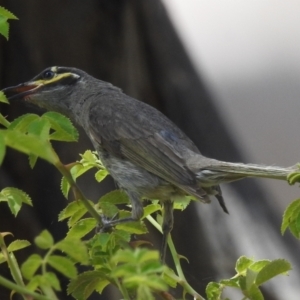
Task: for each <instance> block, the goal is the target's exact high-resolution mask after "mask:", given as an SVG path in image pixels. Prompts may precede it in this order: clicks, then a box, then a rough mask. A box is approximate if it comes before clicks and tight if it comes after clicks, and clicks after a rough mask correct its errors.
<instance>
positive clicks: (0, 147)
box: [0, 134, 6, 165]
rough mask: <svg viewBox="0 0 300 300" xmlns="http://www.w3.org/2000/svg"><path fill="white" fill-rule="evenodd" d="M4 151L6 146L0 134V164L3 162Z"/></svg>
mask: <svg viewBox="0 0 300 300" xmlns="http://www.w3.org/2000/svg"><path fill="white" fill-rule="evenodd" d="M5 152H6V146H5V142H4V138H3V136H2V135H1V134H0V165H1V164H2V162H3V159H4V156H5Z"/></svg>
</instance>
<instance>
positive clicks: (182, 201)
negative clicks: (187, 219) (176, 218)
mask: <svg viewBox="0 0 300 300" xmlns="http://www.w3.org/2000/svg"><path fill="white" fill-rule="evenodd" d="M192 199H193V197H192V196H179V197H178V196H175V197H172V201H174V209H180V210H185V209H186V208H187V206H188V205H189V204H190V202H191V200H192Z"/></svg>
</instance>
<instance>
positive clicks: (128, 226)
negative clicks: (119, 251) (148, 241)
mask: <svg viewBox="0 0 300 300" xmlns="http://www.w3.org/2000/svg"><path fill="white" fill-rule="evenodd" d="M116 228H117V229H119V230H124V231H127V232H129V233H131V234H145V233H147V232H148V230H147V227H146V226H145V224H144V223H142V222H140V221H136V222H126V223H121V224H118V225H117V226H116Z"/></svg>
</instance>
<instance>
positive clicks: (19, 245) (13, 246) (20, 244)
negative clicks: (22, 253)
mask: <svg viewBox="0 0 300 300" xmlns="http://www.w3.org/2000/svg"><path fill="white" fill-rule="evenodd" d="M30 245H31V244H30V243H29V242H28V241H26V240H15V241H13V242H11V243H10V244H9V246H8V247H7V251H9V252H12V251H17V250H21V249H23V248H26V247H28V246H30Z"/></svg>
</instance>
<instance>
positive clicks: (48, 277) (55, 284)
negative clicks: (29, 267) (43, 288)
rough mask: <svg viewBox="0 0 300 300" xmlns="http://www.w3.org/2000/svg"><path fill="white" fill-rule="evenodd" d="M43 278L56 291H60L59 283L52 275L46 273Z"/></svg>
mask: <svg viewBox="0 0 300 300" xmlns="http://www.w3.org/2000/svg"><path fill="white" fill-rule="evenodd" d="M43 277H44V278H45V280H46V281H47V282H48V283H50V285H51V286H52V287H53V288H54V289H55V290H56V291H61V287H60V282H59V280H58V278H57V276H56V275H55V274H54V273H52V272H46V273H45V274H43Z"/></svg>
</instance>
